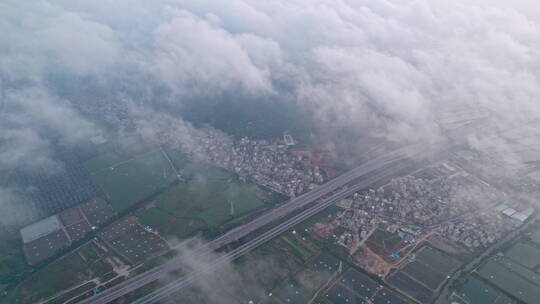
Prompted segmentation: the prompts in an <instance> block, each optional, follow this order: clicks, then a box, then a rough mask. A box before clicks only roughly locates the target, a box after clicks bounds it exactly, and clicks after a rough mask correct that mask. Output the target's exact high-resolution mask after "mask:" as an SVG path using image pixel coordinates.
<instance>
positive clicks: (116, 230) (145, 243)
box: [99, 217, 169, 264]
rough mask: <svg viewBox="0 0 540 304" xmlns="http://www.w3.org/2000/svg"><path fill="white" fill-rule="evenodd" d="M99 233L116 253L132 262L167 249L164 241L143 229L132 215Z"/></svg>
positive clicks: (140, 260) (142, 259)
mask: <svg viewBox="0 0 540 304" xmlns="http://www.w3.org/2000/svg"><path fill="white" fill-rule="evenodd" d="M99 235H100V237H101V238H102V239H103V240H104V241H105V242H106V243H107V245H108V246H109V247H111V248H112V249H113V250H115V252H116V253H117V254H119V255H120V256H122V257H124V258H125V259H126V260H127V261H129V262H130V263H133V264H137V263H140V262H143V261H144V260H146V259H148V258H150V257H152V256H155V255H157V254H160V253H163V252H165V251H166V250H168V249H169V246H168V245H167V243H166V242H165V241H163V240H162V239H161V238H160V237H159V236H157V235H156V234H154V233H151V232H148V231H146V230H145V229H143V228H142V227H141V226H140V225H139V223H137V220H136V218H134V217H126V218H124V219H121V220H119V221H116V222H114V223H113V224H111V225H109V226H107V227H106V228H105V229H103V231H102V232H100V234H99Z"/></svg>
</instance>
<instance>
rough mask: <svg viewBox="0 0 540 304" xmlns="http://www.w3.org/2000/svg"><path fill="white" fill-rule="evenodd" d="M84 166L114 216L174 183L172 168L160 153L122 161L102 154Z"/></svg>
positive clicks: (116, 156) (152, 152)
mask: <svg viewBox="0 0 540 304" xmlns="http://www.w3.org/2000/svg"><path fill="white" fill-rule="evenodd" d="M84 166H85V167H86V168H87V170H88V171H89V172H90V176H91V177H92V179H93V180H94V182H95V183H96V184H98V185H99V186H100V187H101V188H102V189H103V191H104V192H105V193H106V194H107V196H108V197H109V199H110V202H111V204H112V206H113V207H114V209H115V210H116V211H117V212H119V211H122V210H125V209H127V208H129V207H130V206H132V205H133V204H135V203H137V202H138V201H140V200H143V199H144V198H146V197H148V196H149V195H151V194H152V193H154V192H156V191H157V190H159V189H163V188H165V187H166V186H168V185H169V184H171V183H172V182H173V181H174V180H175V179H176V173H175V171H174V168H172V167H171V164H170V163H169V161H168V160H167V159H166V158H165V156H164V155H163V153H162V151H161V150H154V151H151V152H147V153H145V154H142V155H139V156H137V157H135V158H132V159H125V160H121V158H120V157H119V156H118V155H115V154H105V155H101V156H98V157H96V158H93V159H90V160H88V161H86V162H85V163H84Z"/></svg>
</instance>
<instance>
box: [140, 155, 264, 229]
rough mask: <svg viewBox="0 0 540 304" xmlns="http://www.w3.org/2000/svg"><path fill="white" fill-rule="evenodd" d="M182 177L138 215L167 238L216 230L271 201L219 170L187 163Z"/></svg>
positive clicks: (254, 188)
mask: <svg viewBox="0 0 540 304" xmlns="http://www.w3.org/2000/svg"><path fill="white" fill-rule="evenodd" d="M172 159H173V162H175V163H176V162H177V161H178V160H174V158H172ZM182 174H183V177H184V178H185V179H187V181H186V182H183V183H179V184H177V185H175V186H173V187H172V188H170V189H168V190H167V191H164V192H163V193H161V194H160V195H158V196H157V197H156V198H155V203H154V204H153V207H151V208H148V209H146V210H144V211H142V212H140V213H139V214H138V215H139V218H140V220H141V222H142V223H143V224H145V225H150V226H152V227H155V228H156V229H158V231H159V232H160V233H163V234H165V235H168V236H174V237H176V238H180V239H182V238H186V237H188V236H190V235H193V234H194V233H195V232H196V231H200V230H201V229H204V228H217V227H219V226H221V225H223V224H225V223H226V222H228V221H230V220H232V219H234V218H237V217H239V216H242V215H244V214H247V213H249V212H250V211H253V210H255V209H257V208H259V207H262V206H264V205H265V203H268V202H269V201H270V200H271V198H272V194H271V193H269V192H267V191H265V190H263V189H261V188H260V187H258V186H256V185H253V184H246V183H241V182H238V181H236V180H235V177H234V176H233V175H232V174H231V173H229V172H227V171H225V170H223V169H220V168H216V167H211V166H206V165H203V164H198V163H190V164H188V165H187V166H186V167H185V168H183V169H182Z"/></svg>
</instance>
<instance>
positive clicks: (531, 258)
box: [506, 243, 540, 269]
mask: <svg viewBox="0 0 540 304" xmlns="http://www.w3.org/2000/svg"><path fill="white" fill-rule="evenodd" d="M506 256H507V257H509V258H510V259H512V260H514V261H516V262H518V263H520V264H521V265H523V266H525V267H527V268H531V269H532V268H535V266H538V264H540V249H538V248H536V247H533V246H531V245H527V244H524V243H517V244H515V245H514V246H512V248H510V250H508V251H507V252H506Z"/></svg>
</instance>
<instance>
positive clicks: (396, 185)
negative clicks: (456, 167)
mask: <svg viewBox="0 0 540 304" xmlns="http://www.w3.org/2000/svg"><path fill="white" fill-rule="evenodd" d="M488 188H489V186H486V185H483V184H481V183H478V182H476V181H475V180H474V179H473V178H472V177H470V176H467V175H466V174H454V175H452V176H444V177H440V176H439V177H436V178H432V179H424V178H418V177H414V176H406V177H401V178H396V179H393V180H392V181H391V182H390V183H389V184H388V185H385V186H384V187H380V188H378V189H371V190H369V191H366V192H365V193H356V194H354V196H353V197H352V198H351V199H348V200H344V201H342V202H340V203H339V204H338V206H339V207H341V208H343V209H344V211H343V212H341V213H340V215H339V216H338V219H339V225H340V226H342V227H344V228H346V231H347V232H345V234H344V235H343V236H342V239H343V240H342V241H341V243H343V244H342V245H344V246H346V247H350V246H347V244H351V246H352V244H355V243H357V242H355V241H354V240H357V241H361V240H363V239H365V238H366V237H367V236H368V234H369V231H371V230H373V229H374V228H376V227H379V228H381V227H383V228H384V229H385V230H387V231H391V232H395V233H396V234H398V235H399V237H400V238H401V239H402V240H404V241H405V242H406V243H415V242H416V241H417V240H418V238H419V237H420V236H421V235H425V234H427V233H437V234H439V235H441V236H443V237H446V238H448V239H451V240H454V241H456V242H458V243H461V244H462V245H464V246H466V247H468V248H477V247H486V246H488V245H490V244H492V243H494V242H495V241H497V240H499V239H501V238H502V237H503V236H504V235H505V234H507V233H508V232H510V231H511V230H513V229H515V228H516V226H519V225H520V224H522V223H523V222H524V221H526V220H527V219H528V218H529V217H530V216H531V215H532V213H533V212H534V210H533V209H530V208H529V209H525V210H523V211H521V212H518V211H516V210H514V209H512V208H510V207H508V206H506V205H504V204H499V205H498V202H500V200H501V197H503V198H504V195H502V196H501V194H500V193H497V192H496V191H495V190H494V189H492V188H489V189H488Z"/></svg>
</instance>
